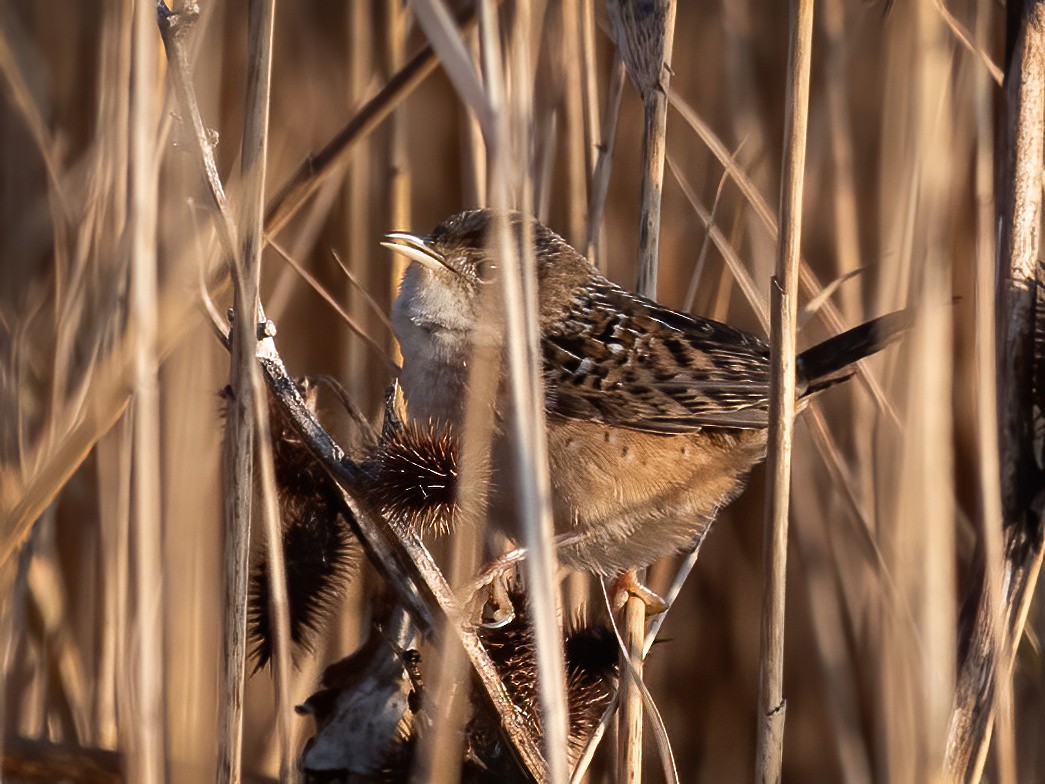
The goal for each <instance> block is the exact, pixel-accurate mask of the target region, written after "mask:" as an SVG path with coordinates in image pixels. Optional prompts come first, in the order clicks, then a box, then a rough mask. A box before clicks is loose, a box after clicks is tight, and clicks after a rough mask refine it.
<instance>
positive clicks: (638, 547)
mask: <svg viewBox="0 0 1045 784" xmlns="http://www.w3.org/2000/svg"><path fill="white" fill-rule="evenodd" d="M548 441H549V443H548V452H549V456H550V469H551V482H552V496H553V505H554V513H555V520H556V530H557V532H558V533H560V534H571V535H572V536H571V538H572V539H574V543H573V544H569V545H566V546H565V547H563V548H561V550H560V559H561V560H562V561H563V562H564V563H565V564H566V565H567V566H571V567H573V568H584V569H589V570H592V571H595V572H599V573H603V574H611V573H614V572H616V571H619V570H621V569H624V568H627V567H630V566H644V565H647V564H649V563H652V562H653V561H655V560H657V559H658V558H660V557H662V556H664V555H668V554H670V553H673V552H676V551H678V550H679V549H681V548H684V547H687V546H689V545H690V544H692V543H693V542H694V541H695V540H696V539H697V538H699V537H700V536H702V535H703V534H704V533H705V532H706V531H707V529H708V527H709V526H710V525H711V522H712V521H713V520H714V517H715V515H716V514H717V513H718V511H719V509H720V508H721V507H722V506H724V505H725V504H727V503H729V502H730V501H732V500H733V498H734V497H735V496H736V495H737V494H738V493H739V492H740V490H741V489H742V488H743V484H744V482H745V481H746V478H747V474H748V472H749V471H750V469H751V467H752V466H754V465H755V464H756V463H758V462H759V461H760V460H762V458H763V456H764V455H765V444H766V433H765V431H761V430H729V431H726V430H710V429H709V430H704V431H699V432H696V433H686V434H681V435H658V434H652V433H643V432H638V431H632V430H623V429H620V428H611V427H607V426H605V425H600V424H596V423H589V422H576V421H572V420H563V419H558V418H552V419H551V420H550V421H549V429H548Z"/></svg>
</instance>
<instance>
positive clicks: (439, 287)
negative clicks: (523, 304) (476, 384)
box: [382, 210, 590, 332]
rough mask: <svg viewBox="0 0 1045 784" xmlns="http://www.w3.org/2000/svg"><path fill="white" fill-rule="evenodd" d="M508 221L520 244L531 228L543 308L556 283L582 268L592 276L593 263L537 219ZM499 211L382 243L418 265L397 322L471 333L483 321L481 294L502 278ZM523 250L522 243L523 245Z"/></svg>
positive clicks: (471, 213) (472, 213)
mask: <svg viewBox="0 0 1045 784" xmlns="http://www.w3.org/2000/svg"><path fill="white" fill-rule="evenodd" d="M506 219H507V221H508V225H509V227H510V228H511V230H512V231H511V236H512V237H513V238H514V239H515V241H516V243H519V242H521V240H522V239H523V236H524V232H523V229H524V227H525V228H527V229H528V232H527V234H528V239H529V241H530V242H531V243H532V247H533V251H534V257H535V260H536V266H537V280H538V289H539V299H540V300H541V303H542V309H543V305H544V303H545V301H546V300H547V299H548V295H549V294H553V293H554V292H553V289H552V288H550V287H551V286H552V285H553V282H554V281H557V280H559V279H560V278H561V277H562V276H563V275H564V274H568V273H569V272H570V270H573V269H574V268H576V269H577V270H578V271H580V272H581V273H582V274H586V273H588V272H589V270H590V268H589V266H588V263H587V260H586V259H584V257H583V256H581V255H580V254H579V253H577V252H576V251H575V250H574V249H573V248H572V247H570V245H569V244H568V243H567V242H566V241H565V240H564V239H562V238H561V237H560V236H559V235H557V234H556V233H555V232H553V231H551V229H549V228H547V227H546V226H544V225H543V224H541V223H540V222H539V221H537V220H536V219H531V220H530V221H529V224H528V225H527V224H526V222H525V216H523V215H522V214H521V213H518V212H510V213H508V214H507V216H506ZM496 225H497V223H496V213H494V212H493V211H492V210H468V211H465V212H459V213H457V214H456V215H452V216H450V217H449V218H447V219H446V220H444V221H443V222H442V223H440V224H439V225H438V226H436V227H435V229H434V230H433V231H432V233H431V234H426V235H425V234H413V233H410V232H402V231H396V232H392V233H390V234H388V235H386V237H385V242H383V243H382V245H384V246H385V247H386V248H389V249H390V250H392V251H395V252H396V253H400V254H402V255H403V256H405V257H406V258H408V259H410V261H411V262H412V263H411V264H410V266H409V268H408V269H407V271H406V275H405V276H404V278H403V286H402V289H401V290H400V294H399V298H398V299H397V300H396V304H395V312H394V314H393V315H394V316H395V319H394V320H395V321H396V322H397V323H402V320H403V319H404V318H406V319H409V321H410V322H412V323H413V325H414V326H419V327H423V328H426V329H428V330H429V331H436V330H445V331H450V332H457V331H470V330H471V329H472V328H473V327H474V326H475V324H476V322H477V321H478V319H479V304H480V301H481V294H482V292H483V290H484V288H485V287H486V286H488V285H489V284H490V283H491V282H493V281H494V280H496V279H497V276H498V275H499V274H500V267H501V264H500V261H499V259H500V258H501V253H500V252H499V251H498V249H497V240H498V238H497V235H496V233H495V228H496ZM517 247H518V245H517Z"/></svg>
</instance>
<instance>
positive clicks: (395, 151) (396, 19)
mask: <svg viewBox="0 0 1045 784" xmlns="http://www.w3.org/2000/svg"><path fill="white" fill-rule="evenodd" d="M386 3H387V7H388V27H387V29H386V33H387V36H388V37H387V41H386V45H387V47H388V64H389V68H390V70H391V71H392V72H393V73H395V72H396V71H398V70H399V69H400V68H402V67H403V60H404V59H405V57H406V54H405V48H406V34H407V20H408V18H409V16H408V14H407V10H406V7H405V6H404V2H403V0H386ZM406 119H407V116H406V113H405V112H404V111H403V110H400V111H398V112H394V113H393V114H392V118H391V121H390V122H391V123H392V129H391V139H390V141H389V145H388V174H389V178H388V180H389V181H388V200H389V209H388V215H389V223H390V224H391V225H392V226H393V227H394V228H397V229H398V228H405V227H407V226H410V225H412V221H411V216H412V212H411V209H410V191H411V179H410V159H409V157H408V156H407V123H406ZM389 254H390V256H391V267H390V273H389V274H390V286H389V294H390V296H391V297H393V298H394V297H395V296H396V294H397V293H398V291H399V281H400V279H401V278H402V277H403V272H404V270H405V269H406V259H405V258H403V256H402V255H401V254H399V253H392V252H391V251H389ZM392 344H393V357H392V358H393V360H394V361H395V362H397V363H401V362H402V356H401V355H400V353H399V344H398V343H396V341H395V339H394V338H393V339H392Z"/></svg>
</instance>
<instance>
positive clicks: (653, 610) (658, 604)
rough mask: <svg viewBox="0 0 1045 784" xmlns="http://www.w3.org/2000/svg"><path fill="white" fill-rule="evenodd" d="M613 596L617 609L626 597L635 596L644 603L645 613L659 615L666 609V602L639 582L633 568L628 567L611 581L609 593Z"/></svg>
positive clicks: (625, 602)
mask: <svg viewBox="0 0 1045 784" xmlns="http://www.w3.org/2000/svg"><path fill="white" fill-rule="evenodd" d="M610 595H611V596H612V597H613V607H614V609H617V610H619V609H620V608H621V607H623V606H624V605H625V604H627V602H628V599H629V598H631V597H635V598H636V599H641V600H642V603H643V604H645V605H646V615H647V616H650V615H660V614H661V613H662V612H666V611H667V609H668V606H669V605H668V603H667V602H666V601H664V599H663V598H662V597H661V596H660V594H658V593H657V592H656V591H653V590H652V589H650V588H648V587H647V586H645V585H643V584H642V583H641V582H639V579H638V577H637V576H636V574H635V570H634V569H628V570H626V571H623V572H621V573H620V574H619V575H617V579H615V580H614V581H613V589H612V592H611V594H610Z"/></svg>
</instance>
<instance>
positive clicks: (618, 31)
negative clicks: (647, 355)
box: [590, 0, 676, 784]
mask: <svg viewBox="0 0 1045 784" xmlns="http://www.w3.org/2000/svg"><path fill="white" fill-rule="evenodd" d="M608 10H609V12H610V20H611V23H612V30H613V36H614V39H615V41H616V44H617V50H618V52H619V56H620V57H621V59H622V61H623V63H624V65H625V66H626V68H627V70H628V73H629V75H630V76H631V80H632V82H633V83H634V85H635V87H636V88H637V89H638V91H639V93H640V94H641V96H642V104H643V126H642V165H643V168H642V184H641V190H640V198H641V206H640V218H639V251H638V282H637V286H636V288H637V290H638V293H639V294H641V295H643V296H646V297H649V298H650V299H656V298H657V260H658V249H659V240H660V211H661V209H660V208H661V198H662V195H663V191H664V159H665V154H666V151H667V141H666V136H667V123H668V96H667V90H668V86H669V83H670V80H671V50H672V46H673V43H674V39H675V13H676V3H675V0H658V2H655V3H645V4H642V3H635V2H630V1H629V0H614V1H613V2H610V3H609V5H608ZM603 198H604V197H601V196H600V200H602V199H603ZM595 226H596V224H594V223H593V230H592V234H591V235H590V239H592V240H593V238H594V236H595V235H594V231H596V230H597V229H596V228H594V227H595ZM644 578H645V571H644V570H643V571H639V570H635V569H632V570H630V572H629V579H631V580H633V581H635V582H639V581H640V580H641V579H644ZM623 621H624V631H623V637H624V644H623V647H622V651H621V654H622V656H623V657H626V658H627V659H628V661H629V662H630V666H625V663H624V662H622V664H621V670H622V672H621V687H620V688H621V690H622V698H621V700H620V713H619V723H618V730H617V744H618V746H617V752H618V754H617V759H618V765H617V777H618V781H620V782H622V784H638V782H640V781H642V736H643V733H642V727H643V719H642V693H641V688H640V687H641V685H642V648H643V642H644V640H645V635H646V605H645V603H644V601H643V600H642V598H641V597H639V596H628V597H627V598H626V600H625V605H624V614H623Z"/></svg>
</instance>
